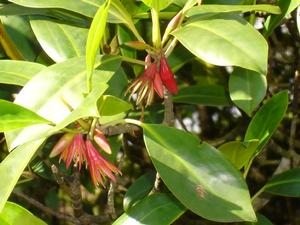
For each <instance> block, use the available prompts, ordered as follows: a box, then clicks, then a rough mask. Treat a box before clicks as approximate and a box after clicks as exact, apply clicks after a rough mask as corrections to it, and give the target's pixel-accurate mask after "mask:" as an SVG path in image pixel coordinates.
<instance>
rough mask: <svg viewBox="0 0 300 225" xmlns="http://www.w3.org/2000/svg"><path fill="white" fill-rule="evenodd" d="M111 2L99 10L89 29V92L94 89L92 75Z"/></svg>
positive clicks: (87, 44) (87, 57)
mask: <svg viewBox="0 0 300 225" xmlns="http://www.w3.org/2000/svg"><path fill="white" fill-rule="evenodd" d="M109 6H110V0H108V1H106V2H105V3H104V4H102V5H101V6H100V8H99V9H98V11H97V13H96V15H95V17H94V19H93V21H92V24H91V27H90V29H89V33H88V37H87V43H86V68H87V87H88V89H87V92H88V93H89V92H90V91H91V88H92V74H93V70H94V64H95V59H96V55H97V51H98V50H99V47H100V43H101V40H102V38H103V36H104V33H105V27H106V21H107V15H108V10H109Z"/></svg>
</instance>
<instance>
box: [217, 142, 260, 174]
mask: <svg viewBox="0 0 300 225" xmlns="http://www.w3.org/2000/svg"><path fill="white" fill-rule="evenodd" d="M258 143H259V142H258V140H252V141H249V142H240V141H231V142H227V143H225V144H223V145H221V146H220V147H219V148H218V149H219V151H220V152H221V153H222V154H223V155H224V156H225V158H227V159H228V160H229V161H230V162H232V164H233V165H235V166H236V168H237V169H242V168H243V166H245V165H246V164H247V163H248V162H249V160H250V159H251V157H252V156H253V155H254V153H255V151H256V148H257V147H258Z"/></svg>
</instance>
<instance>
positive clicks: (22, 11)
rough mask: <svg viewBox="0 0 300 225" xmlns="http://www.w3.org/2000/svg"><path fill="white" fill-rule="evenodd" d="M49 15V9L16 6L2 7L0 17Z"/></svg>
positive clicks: (0, 7)
mask: <svg viewBox="0 0 300 225" xmlns="http://www.w3.org/2000/svg"><path fill="white" fill-rule="evenodd" d="M48 13H49V10H48V9H36V8H28V7H24V6H21V5H16V4H12V3H9V4H5V5H0V15H3V16H21V15H36V14H37V15H44V14H45V15H46V14H48Z"/></svg>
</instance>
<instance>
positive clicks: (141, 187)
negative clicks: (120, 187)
mask: <svg viewBox="0 0 300 225" xmlns="http://www.w3.org/2000/svg"><path fill="white" fill-rule="evenodd" d="M154 181H155V172H154V171H149V172H147V173H146V174H144V175H143V176H141V177H139V178H138V179H137V180H136V181H135V182H134V183H133V184H132V185H131V186H130V187H129V188H128V191H127V192H126V194H125V196H124V199H123V208H124V210H125V211H128V210H129V209H130V208H131V207H132V206H133V205H134V204H136V203H137V202H138V201H139V200H142V199H143V198H145V197H146V196H147V194H148V193H149V192H150V191H151V190H152V188H153V185H154Z"/></svg>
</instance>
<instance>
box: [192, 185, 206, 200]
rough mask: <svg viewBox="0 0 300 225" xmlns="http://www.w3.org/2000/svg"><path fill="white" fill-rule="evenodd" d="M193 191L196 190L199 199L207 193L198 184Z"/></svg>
mask: <svg viewBox="0 0 300 225" xmlns="http://www.w3.org/2000/svg"><path fill="white" fill-rule="evenodd" d="M195 190H196V193H197V195H198V196H199V197H200V198H205V196H206V194H207V192H206V190H205V188H204V187H203V186H202V185H201V184H198V185H197V187H196V189H195Z"/></svg>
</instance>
